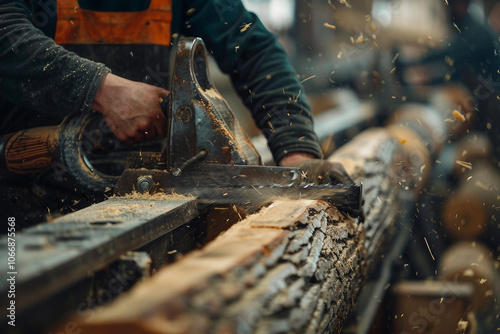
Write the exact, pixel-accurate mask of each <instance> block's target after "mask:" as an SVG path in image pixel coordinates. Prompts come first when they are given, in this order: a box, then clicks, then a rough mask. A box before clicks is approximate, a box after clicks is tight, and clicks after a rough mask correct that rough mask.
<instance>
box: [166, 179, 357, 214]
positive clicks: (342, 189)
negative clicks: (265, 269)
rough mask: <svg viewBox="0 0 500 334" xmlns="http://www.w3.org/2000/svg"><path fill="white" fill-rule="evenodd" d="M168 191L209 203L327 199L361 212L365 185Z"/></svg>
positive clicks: (340, 207) (204, 188) (262, 202)
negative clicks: (362, 193)
mask: <svg viewBox="0 0 500 334" xmlns="http://www.w3.org/2000/svg"><path fill="white" fill-rule="evenodd" d="M162 190H163V191H165V192H173V193H176V194H182V195H189V196H193V197H195V198H196V199H197V200H198V201H199V202H201V203H207V204H243V205H244V204H249V203H252V204H254V205H255V204H257V203H259V204H261V205H264V204H266V203H269V202H272V201H275V200H282V199H290V200H301V199H311V200H324V201H328V202H330V203H332V204H334V205H335V206H336V207H337V208H339V209H342V210H345V211H349V212H357V213H359V211H360V209H361V198H362V196H361V192H362V185H357V184H355V185H348V186H345V185H330V184H327V185H314V184H306V185H266V186H229V187H213V186H212V187H175V188H169V189H162Z"/></svg>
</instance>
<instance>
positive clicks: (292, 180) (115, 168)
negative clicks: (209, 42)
mask: <svg viewBox="0 0 500 334" xmlns="http://www.w3.org/2000/svg"><path fill="white" fill-rule="evenodd" d="M229 2H230V1H229ZM243 3H244V5H245V7H246V8H247V9H248V10H249V11H251V12H254V13H256V14H257V15H258V17H259V18H260V20H261V21H262V22H263V23H264V25H265V26H266V27H267V29H269V30H270V31H271V32H272V33H274V34H276V35H277V36H278V37H279V41H280V42H281V44H282V45H283V47H284V49H285V50H286V53H287V54H288V56H289V57H290V60H291V63H292V64H293V66H294V68H295V70H296V72H297V75H298V78H299V80H300V82H301V84H302V86H303V88H304V92H302V93H303V94H305V95H306V96H307V99H308V100H309V103H310V104H311V107H312V111H313V119H314V130H315V133H316V135H317V137H318V140H319V143H320V146H321V150H322V153H323V156H324V159H325V160H326V161H328V162H330V163H332V164H341V165H342V166H343V168H345V171H346V173H347V175H348V176H347V177H346V178H340V181H339V180H337V181H338V182H333V181H332V182H312V181H308V177H309V178H311V175H307V173H306V172H305V170H301V168H300V167H283V166H277V165H276V162H275V161H274V160H273V155H272V154H271V152H270V150H269V147H268V146H267V141H266V138H265V136H264V135H263V134H262V133H261V131H260V130H259V127H258V126H257V125H256V124H255V122H254V121H253V119H252V115H251V113H250V111H249V110H248V109H247V108H246V107H245V105H244V104H243V103H242V101H241V100H240V98H239V97H238V95H237V93H236V92H235V89H234V88H233V86H232V84H231V81H230V79H229V77H228V75H226V74H224V73H223V72H222V71H221V70H220V69H219V68H218V67H217V63H216V62H215V61H214V59H213V57H212V55H211V52H210V51H209V50H207V48H206V46H205V43H204V41H203V39H201V38H199V37H197V36H183V37H181V38H179V39H178V42H177V43H176V45H175V46H174V49H173V52H172V54H171V57H170V59H166V60H165V61H166V62H170V64H171V65H172V67H171V68H172V70H171V73H170V74H169V75H170V77H169V80H170V82H171V84H170V95H169V96H168V97H166V98H165V99H164V100H162V101H161V108H162V110H163V112H164V114H165V116H166V118H167V120H168V126H169V128H168V129H167V135H166V137H165V138H160V139H155V140H151V141H144V142H142V143H136V144H134V145H132V146H130V145H125V144H123V143H121V142H120V141H119V140H118V139H116V137H114V136H113V134H112V133H111V131H110V130H109V129H108V128H107V127H106V125H105V122H104V121H103V118H102V117H99V116H98V115H97V114H96V113H78V114H72V115H71V116H68V117H67V118H66V119H65V120H64V121H63V122H62V123H61V124H59V125H53V126H50V127H44V128H30V129H25V130H23V131H19V132H17V133H15V134H14V135H13V136H12V137H10V138H14V139H16V140H10V141H9V142H7V143H6V144H2V145H4V147H2V150H3V151H2V154H3V155H4V157H2V159H3V160H4V161H8V167H6V166H2V169H3V170H2V173H8V175H9V178H8V179H5V178H2V182H3V184H1V187H2V188H4V189H7V191H4V192H3V193H5V194H8V195H5V196H4V197H3V198H2V199H1V200H0V208H1V209H0V211H1V213H2V219H3V221H4V224H3V225H4V226H3V227H2V229H1V231H0V261H1V266H0V267H1V268H2V271H3V275H4V277H5V278H4V279H3V280H2V281H1V282H0V292H1V295H0V305H1V309H2V310H3V311H2V315H3V318H2V319H1V322H0V324H1V325H0V328H1V329H0V330H1V332H2V333H44V334H45V333H47V334H48V333H53V334H55V333H149V334H153V333H155V334H160V333H245V334H246V333H344V334H351V333H352V334H354V333H356V334H372V333H398V334H399V333H408V334H409V333H426V334H430V333H440V334H445V333H467V334H490V333H498V332H500V301H499V298H500V277H499V275H500V222H499V219H500V130H499V129H500V59H499V55H498V52H500V44H499V43H500V2H499V1H496V0H418V1H416V0H357V1H356V0H320V1H318V0H315V1H308V0H245V1H243ZM0 20H1V17H0ZM239 28H240V31H241V33H245V31H246V30H247V29H248V28H249V27H248V26H246V25H245V23H242V25H241V26H240V27H239ZM0 33H1V32H0ZM0 59H1V58H0ZM0 80H1V78H0ZM2 135H3V134H2ZM179 138H183V139H182V140H178V139H179ZM30 145H31V146H30ZM40 157H41V158H40ZM47 166H49V169H50V170H51V173H47ZM68 175H69V176H70V177H69V178H67V176H68ZM4 180H6V181H4ZM61 180H65V181H63V182H59V181H61ZM67 180H69V181H67ZM12 217H14V218H12ZM14 222H15V224H11V223H14ZM14 225H15V230H14V229H13V230H12V231H15V234H13V235H10V234H9V232H10V231H11V230H9V227H12V226H14ZM14 263H15V267H10V265H12V264H14ZM13 268H14V269H15V270H14V269H13ZM14 300H15V302H14V304H13V303H12V301H14ZM12 305H15V312H13V313H12V312H10V308H12V307H13V306H12ZM12 314H14V317H13V318H12V317H10V318H9V315H12ZM13 320H14V323H15V326H12V323H10V324H9V322H12V321H13Z"/></svg>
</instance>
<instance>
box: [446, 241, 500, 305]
mask: <svg viewBox="0 0 500 334" xmlns="http://www.w3.org/2000/svg"><path fill="white" fill-rule="evenodd" d="M497 276H498V274H497V273H496V272H495V266H494V263H493V258H492V251H491V250H490V249H488V248H487V247H486V246H484V245H482V244H480V243H476V242H470V241H461V242H458V243H456V244H455V245H453V246H452V247H450V248H449V249H448V250H447V251H446V252H445V253H444V254H443V256H442V257H441V259H440V261H439V279H440V280H441V281H449V282H462V283H470V284H472V286H473V288H474V289H473V294H472V298H471V304H472V309H473V311H475V312H477V311H480V310H484V309H485V308H487V307H488V306H491V305H492V303H493V301H494V299H495V298H496V295H497V294H498V292H499V291H498V284H497V282H498V278H497ZM495 290H496V291H495Z"/></svg>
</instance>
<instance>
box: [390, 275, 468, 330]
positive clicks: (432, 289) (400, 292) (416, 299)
mask: <svg viewBox="0 0 500 334" xmlns="http://www.w3.org/2000/svg"><path fill="white" fill-rule="evenodd" d="M392 293H393V294H394V299H395V301H394V318H393V320H392V326H393V328H392V330H393V333H408V334H418V333H429V334H440V333H462V334H465V333H467V334H471V333H474V320H473V319H474V318H473V316H472V315H471V312H470V298H471V296H472V293H473V287H472V285H471V284H470V283H459V282H446V281H402V282H400V283H398V284H396V285H395V286H394V287H393V288H392ZM391 318H392V317H391Z"/></svg>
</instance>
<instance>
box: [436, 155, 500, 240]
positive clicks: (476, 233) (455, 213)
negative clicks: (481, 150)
mask: <svg viewBox="0 0 500 334" xmlns="http://www.w3.org/2000/svg"><path fill="white" fill-rule="evenodd" d="M470 168H471V169H470V170H469V169H467V173H465V174H464V176H463V179H462V180H461V182H460V184H459V186H458V190H457V191H456V193H455V194H454V195H451V196H450V197H449V198H448V199H447V201H446V202H445V203H444V205H443V208H442V212H441V216H442V222H443V227H444V228H445V230H446V231H447V232H448V233H449V234H450V235H451V236H452V237H454V238H456V239H460V240H464V239H466V240H475V239H477V238H479V237H481V236H484V235H486V233H488V234H489V237H493V238H494V239H496V240H497V241H498V240H499V239H500V235H499V232H498V223H497V221H496V218H495V216H496V211H497V209H496V208H497V207H498V206H499V205H500V196H499V194H500V174H499V173H498V171H497V170H496V169H495V168H494V167H493V166H491V164H490V162H489V161H476V162H475V163H474V164H473V165H471V167H470ZM493 241H495V240H493Z"/></svg>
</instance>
